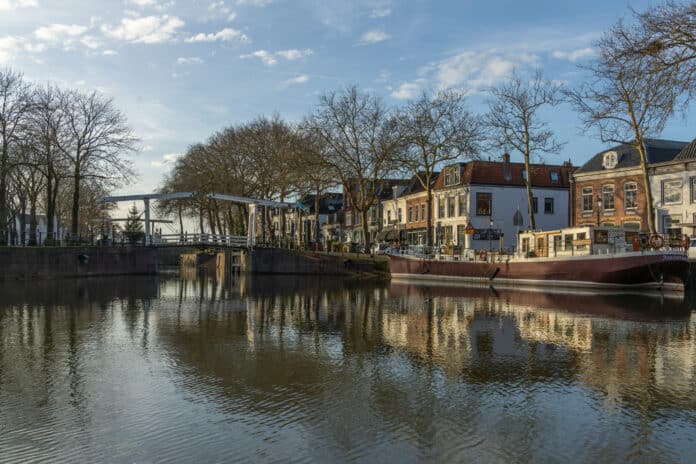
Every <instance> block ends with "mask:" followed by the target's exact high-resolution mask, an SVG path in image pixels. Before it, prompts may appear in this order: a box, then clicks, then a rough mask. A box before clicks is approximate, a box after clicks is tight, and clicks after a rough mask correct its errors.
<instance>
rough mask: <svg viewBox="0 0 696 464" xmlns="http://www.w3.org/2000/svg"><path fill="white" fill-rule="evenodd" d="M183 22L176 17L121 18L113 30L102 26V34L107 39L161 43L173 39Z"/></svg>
mask: <svg viewBox="0 0 696 464" xmlns="http://www.w3.org/2000/svg"><path fill="white" fill-rule="evenodd" d="M183 26H184V22H183V21H182V20H181V19H179V18H178V17H176V16H171V17H170V16H167V15H163V16H145V17H142V18H134V19H128V18H123V19H122V20H121V24H120V25H119V26H117V27H115V28H113V29H112V28H109V27H108V26H102V28H101V29H102V32H103V33H104V35H106V36H107V37H110V38H112V39H117V40H125V41H127V42H135V43H147V44H153V43H162V42H168V41H171V40H173V39H174V38H175V35H176V33H177V29H179V28H181V27H183Z"/></svg>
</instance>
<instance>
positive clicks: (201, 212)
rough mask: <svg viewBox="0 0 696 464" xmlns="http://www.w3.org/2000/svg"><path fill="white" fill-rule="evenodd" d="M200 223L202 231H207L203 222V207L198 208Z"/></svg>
mask: <svg viewBox="0 0 696 464" xmlns="http://www.w3.org/2000/svg"><path fill="white" fill-rule="evenodd" d="M198 225H199V226H200V228H201V229H200V233H201V234H204V233H205V224H204V223H203V207H202V206H201V207H199V208H198Z"/></svg>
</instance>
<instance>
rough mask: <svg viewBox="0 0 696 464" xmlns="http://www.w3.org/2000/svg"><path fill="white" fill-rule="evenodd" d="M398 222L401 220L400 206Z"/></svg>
mask: <svg viewBox="0 0 696 464" xmlns="http://www.w3.org/2000/svg"><path fill="white" fill-rule="evenodd" d="M399 222H401V208H399Z"/></svg>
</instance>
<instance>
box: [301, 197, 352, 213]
mask: <svg viewBox="0 0 696 464" xmlns="http://www.w3.org/2000/svg"><path fill="white" fill-rule="evenodd" d="M314 197H315V195H314V194H309V195H305V196H303V197H302V198H301V199H300V201H299V203H301V204H302V205H304V207H305V211H306V212H307V213H311V214H314ZM342 207H343V194H342V193H337V192H327V193H325V194H323V195H322V196H321V198H320V199H319V214H333V213H336V212H338V211H339V210H340V209H341V208H342Z"/></svg>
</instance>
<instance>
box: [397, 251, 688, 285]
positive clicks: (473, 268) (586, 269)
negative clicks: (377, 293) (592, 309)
mask: <svg viewBox="0 0 696 464" xmlns="http://www.w3.org/2000/svg"><path fill="white" fill-rule="evenodd" d="M388 258H389V272H390V273H391V274H392V277H396V278H403V277H410V278H420V279H423V278H433V279H439V280H441V281H446V280H463V281H470V282H471V281H474V282H475V281H479V282H486V281H495V282H497V283H498V282H499V283H506V284H513V285H514V284H520V285H538V284H545V285H554V286H572V287H591V286H601V287H630V288H674V289H677V290H680V289H681V290H683V288H684V283H685V282H686V279H687V276H688V272H689V263H688V260H687V258H686V255H685V254H683V253H657V252H652V253H644V254H641V253H630V254H626V255H607V256H596V255H595V256H587V257H574V258H569V259H551V258H546V259H543V258H542V259H538V258H537V259H534V258H531V259H528V260H509V261H507V260H506V261H495V262H481V261H478V262H473V261H452V260H437V259H419V258H414V257H407V256H401V255H389V256H388Z"/></svg>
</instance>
